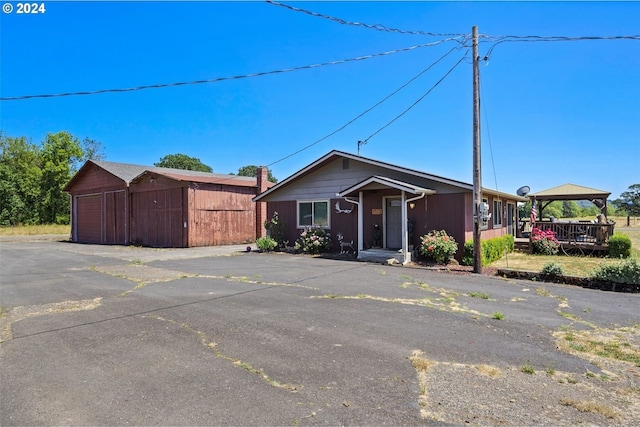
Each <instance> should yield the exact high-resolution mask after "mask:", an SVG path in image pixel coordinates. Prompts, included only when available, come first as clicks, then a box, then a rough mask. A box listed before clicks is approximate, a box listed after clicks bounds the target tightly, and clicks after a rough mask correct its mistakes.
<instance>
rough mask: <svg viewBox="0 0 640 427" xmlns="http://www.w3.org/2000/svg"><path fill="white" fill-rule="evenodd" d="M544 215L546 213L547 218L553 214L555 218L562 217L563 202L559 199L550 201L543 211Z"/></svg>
mask: <svg viewBox="0 0 640 427" xmlns="http://www.w3.org/2000/svg"><path fill="white" fill-rule="evenodd" d="M542 215H544V217H545V218H549V217H552V216H553V217H555V218H562V203H561V202H559V201H555V202H551V203H549V204H548V205H547V206H545V208H544V210H543V211H542Z"/></svg>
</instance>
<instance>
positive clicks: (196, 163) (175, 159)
mask: <svg viewBox="0 0 640 427" xmlns="http://www.w3.org/2000/svg"><path fill="white" fill-rule="evenodd" d="M153 165H154V166H158V167H161V168H174V169H186V170H191V171H200V172H213V169H211V167H210V166H207V165H205V164H204V163H202V162H201V161H200V159H198V158H196V157H190V156H187V155H186V154H168V155H166V156H164V157H163V158H161V159H160V161H159V162H158V163H154V164H153Z"/></svg>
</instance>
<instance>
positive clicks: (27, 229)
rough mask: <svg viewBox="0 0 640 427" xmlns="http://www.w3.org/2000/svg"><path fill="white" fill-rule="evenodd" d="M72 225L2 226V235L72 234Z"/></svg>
mask: <svg viewBox="0 0 640 427" xmlns="http://www.w3.org/2000/svg"><path fill="white" fill-rule="evenodd" d="M70 232H71V226H70V225H59V224H43V225H19V226H15V227H0V236H34V235H37V234H67V235H68V234H70Z"/></svg>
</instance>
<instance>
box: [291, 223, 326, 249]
mask: <svg viewBox="0 0 640 427" xmlns="http://www.w3.org/2000/svg"><path fill="white" fill-rule="evenodd" d="M294 248H295V250H296V251H300V252H303V253H305V254H319V253H322V252H327V251H328V250H329V249H331V234H329V233H328V232H327V231H326V230H325V229H324V228H318V227H310V228H305V229H304V231H303V232H302V233H300V238H299V239H298V240H296V243H295V245H294Z"/></svg>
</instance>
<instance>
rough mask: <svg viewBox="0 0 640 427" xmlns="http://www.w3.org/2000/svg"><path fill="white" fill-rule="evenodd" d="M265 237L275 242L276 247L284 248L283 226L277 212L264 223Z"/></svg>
mask: <svg viewBox="0 0 640 427" xmlns="http://www.w3.org/2000/svg"><path fill="white" fill-rule="evenodd" d="M264 228H265V229H266V230H267V236H269V237H271V238H272V239H273V240H275V241H276V243H277V246H279V247H284V224H283V223H282V221H280V218H279V217H278V212H274V213H273V216H272V217H271V219H270V220H269V221H265V222H264Z"/></svg>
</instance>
